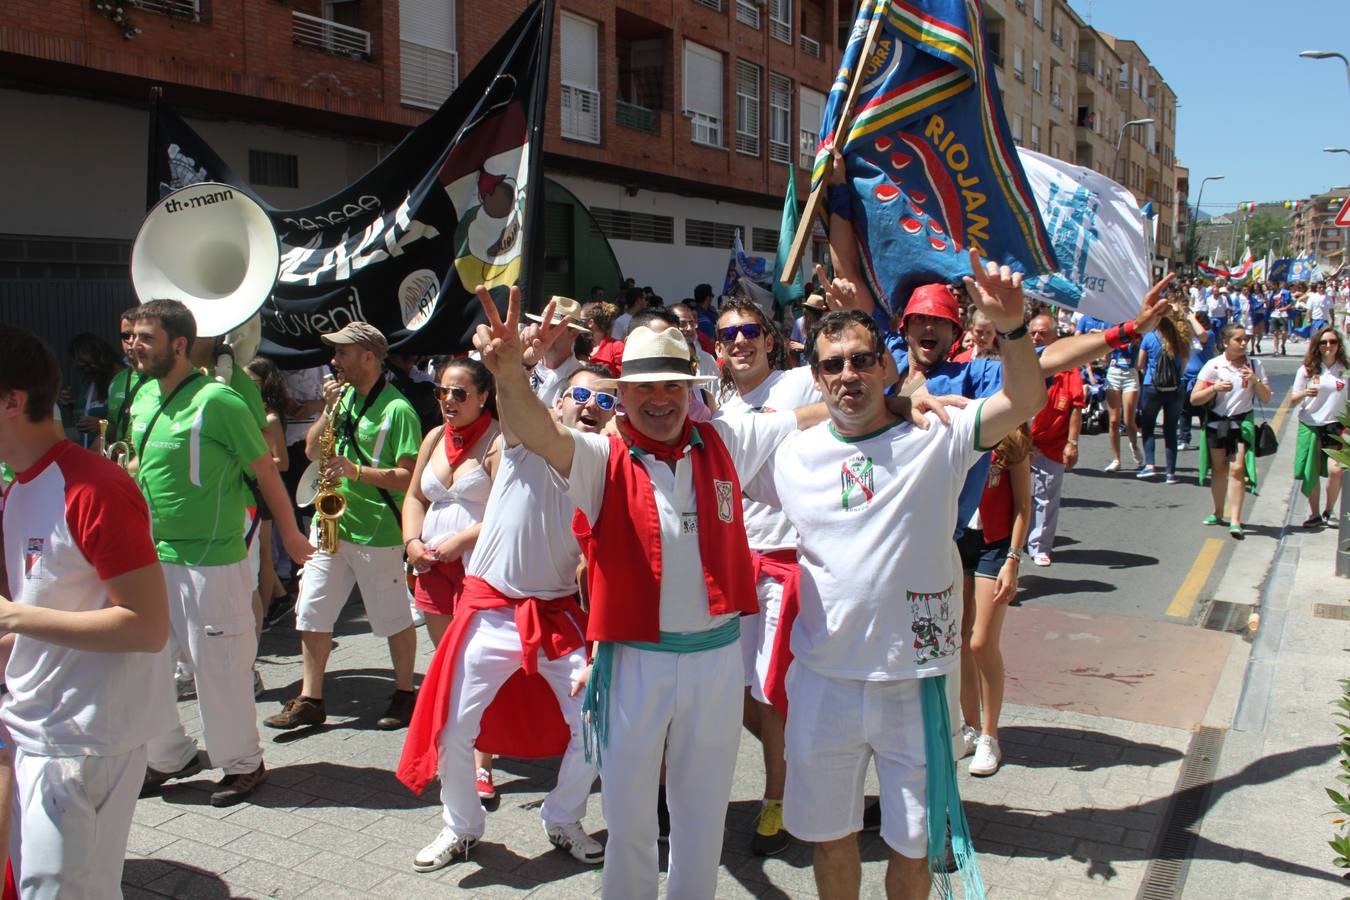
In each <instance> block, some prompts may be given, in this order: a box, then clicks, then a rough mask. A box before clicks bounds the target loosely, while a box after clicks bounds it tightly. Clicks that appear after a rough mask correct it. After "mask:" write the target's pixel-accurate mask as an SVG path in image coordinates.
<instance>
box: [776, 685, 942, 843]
mask: <svg viewBox="0 0 1350 900" xmlns="http://www.w3.org/2000/svg"><path fill="white" fill-rule="evenodd" d="M787 692H788V706H789V707H790V709H791V714H790V715H789V716H788V717H787V744H786V755H787V787H786V790H785V792H784V794H783V824H784V826H786V827H787V830H788V831H790V832H792V834H793V835H795V836H796V837H797V838H798V839H799V840H803V841H834V840H838V839H839V838H842V837H847V836H848V835H850V834H854V833H856V832H858V831H861V830H862V825H863V788H864V784H865V782H866V779H867V763H868V761H869V760H872V759H875V760H876V766H877V779H878V780H879V781H880V782H881V838H882V840H884V841H885V842H886V844H887V846H889V847H890V848H891V849H892V850H894V851H895V852H897V853H899V854H901V855H902V856H907V857H910V858H911V859H920V858H922V857H925V856H927V855H928V814H927V802H928V782H927V777H928V766H927V757H926V755H925V750H924V732H923V701H922V697H921V694H920V689H919V681H918V679H915V678H907V679H903V680H900V681H857V680H853V679H843V678H830V677H828V676H825V675H821V674H819V673H818V672H814V671H812V670H811V669H808V668H807V667H806V666H804V665H802V664H801V663H800V662H798V663H796V664H794V665H793V666H792V668H790V669H788V675H787Z"/></svg>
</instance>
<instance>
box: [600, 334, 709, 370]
mask: <svg viewBox="0 0 1350 900" xmlns="http://www.w3.org/2000/svg"><path fill="white" fill-rule="evenodd" d="M622 366H623V376H622V377H620V378H619V383H620V384H633V383H635V382H640V381H692V382H695V383H698V384H710V383H711V382H714V381H716V380H717V378H716V377H714V376H702V375H695V374H694V373H693V366H692V364H691V361H690V355H689V342H688V341H686V340H685V339H684V334H683V333H682V332H681V331H680V329H678V328H667V329H666V330H664V331H652V330H651V329H650V328H648V327H647V326H645V325H639V326H638V327H637V328H634V329H633V330H632V331H631V332H629V334H628V340H627V341H625V342H624V345H623V364H622Z"/></svg>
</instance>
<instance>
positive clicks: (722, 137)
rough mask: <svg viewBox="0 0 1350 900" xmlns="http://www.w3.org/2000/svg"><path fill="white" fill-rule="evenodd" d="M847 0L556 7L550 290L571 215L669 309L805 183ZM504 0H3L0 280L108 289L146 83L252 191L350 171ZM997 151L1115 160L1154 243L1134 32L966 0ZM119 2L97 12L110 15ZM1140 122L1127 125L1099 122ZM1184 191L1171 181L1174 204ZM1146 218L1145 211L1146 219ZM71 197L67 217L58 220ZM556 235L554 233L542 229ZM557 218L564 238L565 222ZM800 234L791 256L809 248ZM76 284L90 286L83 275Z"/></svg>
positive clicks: (314, 183)
mask: <svg viewBox="0 0 1350 900" xmlns="http://www.w3.org/2000/svg"><path fill="white" fill-rule="evenodd" d="M855 5H856V0H617V2H611V0H558V13H557V24H556V29H555V32H554V44H553V51H552V59H553V62H552V71H551V78H550V96H549V116H548V127H547V132H546V136H545V142H544V166H545V171H546V173H547V175H548V176H549V178H551V179H552V180H553V182H554V183H555V187H556V189H555V188H550V191H549V194H548V196H547V198H546V199H547V203H546V208H545V214H546V215H547V216H549V221H550V223H551V227H550V229H549V234H550V246H549V247H547V248H546V254H547V257H548V258H547V259H546V261H545V262H546V266H545V268H546V271H547V272H548V273H549V277H550V284H551V285H552V286H555V287H557V288H558V289H564V288H570V289H571V290H573V291H576V292H578V293H588V292H589V284H577V283H569V279H571V282H576V281H577V280H578V279H580V278H582V275H581V274H580V272H581V271H582V268H583V267H580V266H578V265H577V257H578V255H579V254H584V253H585V252H588V250H587V248H588V247H589V246H590V244H589V242H590V241H592V240H594V239H596V238H598V237H600V235H594V234H583V233H580V230H584V229H585V228H586V227H589V226H585V225H580V224H578V223H585V222H587V221H590V220H587V219H585V218H584V217H580V216H570V215H569V211H570V207H575V206H578V205H579V206H584V207H586V208H587V209H588V210H589V211H590V213H591V214H592V216H593V221H594V222H595V223H596V226H595V227H593V228H592V229H591V230H593V231H599V232H601V233H602V234H603V237H604V238H605V239H607V241H608V243H609V245H610V247H611V248H612V249H613V251H614V253H615V255H616V257H617V259H618V261H619V264H620V266H621V268H622V270H623V271H624V274H625V275H629V276H631V277H634V278H636V279H638V281H639V283H642V284H650V285H652V286H653V287H654V288H655V289H656V290H657V292H658V293H661V294H662V295H663V296H665V297H667V298H668V299H678V298H680V297H684V296H688V295H689V294H690V293H691V292H692V288H693V285H694V284H696V283H698V282H700V281H708V282H713V283H719V282H720V280H721V278H722V276H723V274H724V272H725V265H726V258H727V248H728V246H729V244H730V243H731V239H732V236H733V235H734V234H735V233H736V232H737V231H739V232H740V233H741V234H742V236H743V240H744V243H745V246H746V248H747V249H748V250H750V251H751V252H752V253H759V254H763V255H770V254H772V253H773V252H774V249H775V248H776V245H777V239H778V227H779V213H780V209H781V203H782V200H781V198H782V196H783V192H784V189H785V187H786V184H787V179H788V178H789V177H792V178H794V179H796V187H797V192H798V196H799V197H801V198H805V196H806V191H807V189H808V187H809V184H808V178H809V172H808V169H809V166H810V162H811V157H812V154H813V152H814V145H815V142H816V135H817V133H818V129H819V125H820V120H821V115H822V111H823V107H824V101H825V94H826V92H827V91H828V88H829V84H830V82H831V80H832V78H833V76H834V73H835V71H836V70H837V67H838V60H839V54H840V51H841V49H842V44H843V41H844V39H845V38H846V36H847V33H848V30H849V27H850V26H851V24H852V21H853V17H854V8H855ZM523 7H524V0H506V2H495V3H489V2H484V0H287V2H271V3H267V2H261V0H252V2H249V0H124V5H123V6H122V7H116V6H114V5H111V4H108V5H106V8H104V6H101V5H96V4H93V3H90V2H87V0H49V2H39V0H12V2H10V3H8V4H6V5H5V8H4V10H3V11H0V110H3V111H4V113H5V114H6V117H7V121H9V122H11V123H22V125H21V126H20V127H17V128H14V129H12V130H11V137H10V139H9V140H7V141H5V142H0V165H3V166H4V167H5V171H6V172H7V173H8V174H9V175H10V176H11V177H10V179H9V191H10V200H11V202H10V203H9V204H6V205H5V206H4V207H3V208H0V280H4V279H20V280H21V279H47V280H52V279H56V280H61V279H76V280H80V281H89V280H93V281H98V280H100V279H103V280H105V281H107V282H108V283H110V284H111V283H114V282H124V281H125V277H124V276H125V260H126V256H127V251H128V247H129V242H130V239H131V237H132V236H134V234H135V231H136V228H137V226H138V225H139V222H140V219H141V216H142V214H143V211H144V196H145V187H144V172H145V140H146V139H145V135H146V125H147V121H146V110H147V108H148V96H149V90H150V87H151V86H152V85H162V86H163V88H164V96H165V99H166V100H167V101H168V102H169V103H170V104H171V105H172V106H174V107H175V108H176V109H178V110H179V111H180V112H181V113H183V114H184V116H185V117H186V118H187V119H188V121H189V123H190V124H191V125H192V126H193V127H194V128H196V129H197V130H198V131H199V132H200V133H201V134H202V135H203V137H205V138H206V139H207V140H208V141H209V142H210V143H211V144H212V145H213V146H214V147H215V148H216V149H217V151H218V152H220V154H221V155H222V156H223V157H224V158H225V160H226V162H228V163H229V164H230V165H231V166H232V167H233V168H234V169H235V171H236V172H238V173H239V174H241V175H242V176H244V177H246V178H247V179H248V180H249V182H250V183H251V184H252V185H253V186H254V187H255V188H256V189H257V190H258V192H259V193H260V194H261V195H262V196H263V197H264V198H265V199H266V200H268V201H269V202H271V203H274V204H276V205H279V206H290V207H294V206H301V205H304V204H307V203H310V202H312V201H315V200H318V199H321V198H323V197H325V196H328V195H330V194H331V193H333V192H335V191H336V190H337V189H339V188H340V187H342V186H344V185H346V184H348V183H350V182H351V181H352V180H354V179H355V178H356V177H358V176H359V175H360V174H361V173H362V172H364V171H366V170H367V169H368V168H369V167H370V166H372V165H373V164H374V163H375V162H377V161H378V160H379V159H380V158H381V157H382V155H383V154H384V153H386V152H387V151H388V149H389V147H391V146H392V144H393V143H394V142H396V141H397V140H398V139H399V138H400V137H401V136H402V135H403V134H404V133H406V131H407V129H408V128H409V127H411V126H413V125H415V124H417V123H418V122H420V121H422V120H423V119H424V118H425V117H426V115H427V114H428V112H429V111H430V110H432V109H434V108H436V106H438V105H439V103H440V102H441V100H442V99H443V98H444V97H445V96H446V95H448V94H449V92H450V91H451V90H453V89H454V87H455V85H456V84H457V83H458V79H459V76H460V75H461V73H464V72H467V71H468V70H469V68H471V67H472V66H473V65H474V64H475V63H476V62H477V61H478V60H479V59H480V58H481V56H482V55H483V53H484V52H485V51H486V50H487V49H488V47H489V46H490V45H491V44H492V42H493V41H494V40H495V38H496V37H497V36H498V35H499V34H500V33H501V31H502V29H503V28H504V27H505V25H506V24H507V22H508V21H509V20H510V19H511V18H512V17H514V16H515V15H516V14H517V13H518V11H519V10H520V9H522V8H523ZM985 7H986V14H987V19H988V30H989V32H990V38H991V42H992V43H993V45H994V47H995V49H996V56H997V66H996V74H997V77H998V79H999V84H1000V88H1001V89H1002V92H1003V96H1004V101H1005V105H1006V107H1007V113H1008V120H1009V122H1010V124H1011V127H1012V129H1013V135H1014V138H1015V139H1016V140H1017V141H1018V143H1020V144H1022V145H1023V146H1027V147H1030V148H1032V149H1038V150H1040V151H1041V152H1044V153H1048V154H1050V155H1052V156H1057V157H1059V158H1062V159H1066V160H1070V161H1074V162H1079V163H1081V164H1084V165H1089V166H1091V167H1093V168H1096V169H1098V170H1100V171H1106V172H1110V171H1112V170H1113V169H1116V167H1117V166H1118V167H1119V168H1118V169H1117V172H1118V174H1117V178H1118V180H1123V181H1125V183H1128V184H1130V186H1131V187H1132V189H1134V190H1135V191H1136V195H1137V196H1138V197H1139V199H1140V202H1141V204H1142V203H1143V202H1144V201H1145V200H1153V201H1154V205H1155V208H1156V209H1159V210H1160V215H1159V219H1158V222H1159V228H1158V257H1159V258H1160V259H1170V258H1172V257H1173V252H1172V239H1173V235H1174V234H1175V230H1176V222H1177V216H1176V209H1175V207H1174V206H1170V207H1169V203H1170V198H1172V197H1173V195H1174V193H1175V184H1176V180H1175V179H1176V168H1175V159H1174V158H1173V157H1172V155H1171V154H1172V147H1173V143H1174V137H1173V136H1174V134H1175V98H1174V97H1173V96H1172V95H1171V92H1170V91H1169V90H1168V89H1167V86H1166V84H1165V82H1164V81H1163V79H1162V78H1161V76H1160V75H1159V74H1158V73H1157V72H1156V71H1155V70H1154V69H1153V68H1152V67H1151V66H1150V65H1148V62H1147V58H1146V57H1145V56H1143V53H1142V51H1141V50H1139V48H1138V45H1136V44H1134V43H1133V42H1129V41H1120V40H1116V39H1114V38H1110V37H1108V36H1105V35H1101V34H1099V33H1098V32H1096V31H1095V30H1093V29H1092V28H1091V27H1090V26H1089V25H1087V24H1085V23H1084V22H1083V20H1082V19H1081V18H1080V17H1079V16H1078V15H1077V14H1076V13H1075V12H1074V10H1073V9H1072V8H1071V7H1070V6H1068V4H1067V3H1065V2H1064V0H985ZM117 10H121V14H120V15H119V14H118V13H117ZM1142 117H1151V118H1154V119H1155V125H1153V126H1150V128H1149V130H1148V131H1147V132H1144V131H1143V130H1142V129H1139V128H1131V129H1128V132H1129V133H1127V134H1126V135H1125V141H1124V142H1123V143H1121V144H1120V153H1119V156H1117V154H1116V152H1115V151H1116V146H1117V142H1118V141H1119V140H1120V136H1119V132H1120V127H1121V125H1122V124H1124V123H1125V122H1126V121H1128V120H1130V119H1135V118H1142ZM1182 196H1183V197H1184V194H1183V195H1182ZM1163 209H1170V210H1171V211H1170V212H1169V213H1168V214H1167V215H1163V214H1161V210H1163ZM74 210H78V213H77V214H73V213H72V211H74ZM554 225H556V227H553V226H554ZM569 228H570V229H574V230H577V229H580V230H577V232H576V233H573V231H571V230H569ZM823 256H824V243H823V236H822V235H819V234H817V235H816V236H815V239H814V240H813V241H812V242H811V243H810V245H809V247H808V257H807V261H808V263H809V262H811V261H812V260H814V259H819V258H823ZM81 290H84V291H86V292H87V291H88V290H89V288H87V287H84V288H81Z"/></svg>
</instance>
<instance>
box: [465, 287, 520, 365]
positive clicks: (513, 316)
mask: <svg viewBox="0 0 1350 900" xmlns="http://www.w3.org/2000/svg"><path fill="white" fill-rule="evenodd" d="M474 293H476V294H477V295H478V302H479V303H480V304H482V307H483V315H484V317H485V318H486V319H487V324H485V325H479V326H478V328H476V329H475V330H474V334H473V346H474V348H475V349H476V350H477V351H478V353H479V355H480V356H481V357H482V358H483V365H485V366H487V368H488V371H489V372H491V373H492V374H493V375H496V376H499V377H500V376H501V375H502V374H503V373H505V372H509V371H511V370H513V369H515V370H519V369H520V367H521V365H523V363H522V356H523V354H524V352H525V350H524V345H523V343H522V342H521V339H520V288H518V287H516V286H514V285H512V287H511V292H510V294H509V298H508V300H507V303H506V320H505V321H503V320H502V317H501V316H500V315H499V314H498V313H497V304H496V303H494V302H493V300H492V295H491V294H489V293H488V289H487V288H486V287H485V286H484V285H481V284H480V285H478V287H477V288H475V290H474Z"/></svg>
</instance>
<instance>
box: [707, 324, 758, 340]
mask: <svg viewBox="0 0 1350 900" xmlns="http://www.w3.org/2000/svg"><path fill="white" fill-rule="evenodd" d="M763 333H764V328H763V326H761V325H756V324H755V323H754V322H747V323H746V324H744V325H728V326H727V327H726V328H719V329H717V339H718V340H719V341H721V342H722V343H724V344H730V343H732V342H734V341H735V340H736V335H738V334H741V335H744V336H745V339H746V340H747V341H753V340H754V339H755V338H757V337H759V336H760V335H761V334H763Z"/></svg>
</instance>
